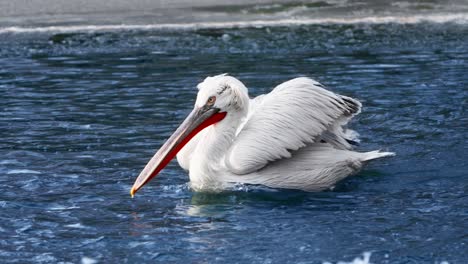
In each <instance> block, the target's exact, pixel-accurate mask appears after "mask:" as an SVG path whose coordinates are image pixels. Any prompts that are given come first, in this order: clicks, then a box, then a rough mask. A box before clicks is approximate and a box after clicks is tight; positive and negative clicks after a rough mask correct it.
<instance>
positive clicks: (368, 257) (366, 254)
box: [323, 252, 372, 264]
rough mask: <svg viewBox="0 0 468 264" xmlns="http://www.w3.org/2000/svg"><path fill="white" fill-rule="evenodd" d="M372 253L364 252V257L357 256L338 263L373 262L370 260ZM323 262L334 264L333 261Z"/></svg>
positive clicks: (363, 263) (359, 263)
mask: <svg viewBox="0 0 468 264" xmlns="http://www.w3.org/2000/svg"><path fill="white" fill-rule="evenodd" d="M371 255H372V253H370V252H364V253H362V258H361V257H357V258H355V259H354V260H353V261H350V262H345V261H338V262H337V263H336V264H372V263H371V262H370V257H371ZM323 264H332V263H331V262H323Z"/></svg>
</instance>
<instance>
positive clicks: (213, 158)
mask: <svg viewBox="0 0 468 264" xmlns="http://www.w3.org/2000/svg"><path fill="white" fill-rule="evenodd" d="M245 117H246V113H245V112H244V111H233V112H229V113H228V114H227V115H226V117H225V118H224V119H223V120H222V121H220V122H218V123H216V124H214V125H211V126H209V127H207V128H206V129H205V130H203V131H202V132H201V135H200V136H201V137H200V140H199V144H197V146H196V148H195V149H194V152H193V154H192V160H191V161H190V170H189V171H190V181H191V182H192V184H196V185H199V186H200V185H204V184H212V183H213V182H216V181H217V180H216V178H213V177H216V176H217V174H218V173H219V172H220V171H221V170H222V169H223V168H224V157H225V155H226V152H227V151H228V149H229V147H230V146H231V144H232V142H233V141H234V139H235V137H236V131H237V129H238V127H239V126H240V125H241V123H242V121H243V119H244V118H245Z"/></svg>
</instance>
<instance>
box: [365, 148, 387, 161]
mask: <svg viewBox="0 0 468 264" xmlns="http://www.w3.org/2000/svg"><path fill="white" fill-rule="evenodd" d="M363 154H364V157H363V159H362V161H369V160H373V159H379V158H383V157H391V156H395V153H394V152H380V150H374V151H369V152H366V153H363Z"/></svg>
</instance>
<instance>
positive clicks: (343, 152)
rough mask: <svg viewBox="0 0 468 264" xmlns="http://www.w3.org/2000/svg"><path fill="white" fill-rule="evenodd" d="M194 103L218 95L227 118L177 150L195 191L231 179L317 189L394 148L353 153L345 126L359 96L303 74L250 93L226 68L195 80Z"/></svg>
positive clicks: (352, 136) (352, 135) (223, 184)
mask: <svg viewBox="0 0 468 264" xmlns="http://www.w3.org/2000/svg"><path fill="white" fill-rule="evenodd" d="M198 88H199V93H198V96H197V101H196V103H195V107H202V106H203V105H204V104H205V102H206V101H207V99H208V98H209V97H211V96H216V103H215V104H214V106H215V107H217V108H219V109H221V111H223V112H226V113H227V115H226V117H225V118H224V119H223V120H221V121H220V122H218V123H216V124H214V125H211V126H209V127H207V128H205V129H204V130H202V131H201V132H200V133H198V134H197V135H196V136H195V137H194V138H193V139H192V140H191V141H189V143H188V144H187V145H185V147H183V148H182V150H181V151H180V152H179V153H178V155H177V160H178V161H179V164H180V165H181V167H183V168H184V169H186V170H188V171H189V175H190V181H191V186H192V187H193V188H194V189H196V190H204V189H220V188H221V189H222V188H225V187H227V186H230V185H231V184H232V183H247V184H261V185H265V186H269V187H273V188H292V189H300V190H305V191H320V190H324V189H327V188H330V187H332V186H334V185H335V184H336V182H338V181H339V180H342V179H344V178H345V177H346V176H348V175H351V174H353V173H355V172H357V171H358V170H359V169H360V168H361V167H362V165H363V163H364V162H366V161H369V160H372V159H376V158H380V157H385V156H391V155H394V154H393V153H391V152H379V151H371V152H365V153H360V152H355V151H352V150H351V147H352V146H351V145H350V144H349V142H348V141H349V140H353V141H356V140H357V138H356V135H357V134H356V133H355V132H354V131H351V130H346V129H345V128H344V127H343V126H344V125H346V123H347V122H348V121H349V119H351V118H352V117H353V116H354V115H356V114H358V113H359V112H360V110H361V103H360V102H359V101H357V100H355V99H352V98H350V97H346V96H341V95H338V94H335V93H333V92H330V91H328V90H326V89H324V88H323V86H322V85H321V84H320V83H318V82H316V81H314V80H312V79H309V78H304V77H302V78H296V79H293V80H290V81H287V82H285V83H282V84H280V85H278V86H277V87H276V88H275V89H274V90H273V91H271V92H270V93H269V94H265V95H261V96H259V97H256V98H254V99H249V96H248V92H247V88H246V87H245V86H244V85H243V84H242V83H241V82H240V81H239V80H237V79H235V78H234V77H231V76H227V75H218V76H214V77H208V78H206V79H205V81H204V82H202V83H200V84H199V85H198Z"/></svg>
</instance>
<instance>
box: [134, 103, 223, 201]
mask: <svg viewBox="0 0 468 264" xmlns="http://www.w3.org/2000/svg"><path fill="white" fill-rule="evenodd" d="M219 111H220V109H218V108H214V107H212V106H208V105H205V106H203V107H195V108H194V109H193V111H192V112H191V113H190V114H189V115H188V116H187V118H186V119H185V120H184V122H183V123H182V124H181V125H180V126H179V128H177V130H176V131H175V132H174V134H172V136H171V137H170V138H169V139H168V140H167V141H166V143H164V145H163V146H162V147H161V148H160V149H159V150H158V152H156V154H154V156H153V158H151V160H150V161H149V162H148V164H146V166H145V168H144V169H143V171H142V172H141V173H140V175H139V176H138V178H137V179H136V181H135V183H134V184H133V187H132V189H131V190H130V195H131V196H132V197H133V196H134V195H135V193H136V192H137V191H138V190H139V189H140V188H141V187H143V185H145V184H146V183H148V182H149V181H150V180H151V179H152V178H154V177H155V176H156V175H158V173H159V172H160V171H161V170H162V169H164V167H166V166H167V164H169V162H170V161H171V160H172V159H173V158H174V157H175V156H176V155H177V153H178V152H179V151H180V150H181V149H182V148H183V147H184V146H185V144H187V143H188V142H189V141H190V139H192V138H193V137H194V136H195V135H196V134H198V133H199V132H200V131H202V130H203V129H204V128H206V127H208V126H210V125H212V124H215V123H217V122H219V121H221V120H223V118H224V117H226V112H219Z"/></svg>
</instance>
